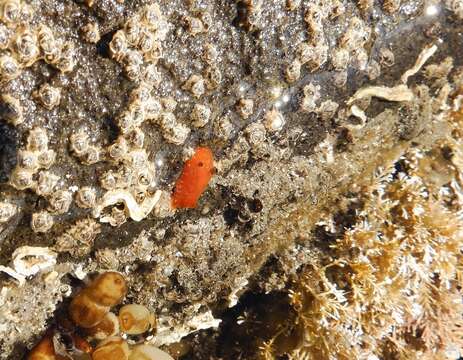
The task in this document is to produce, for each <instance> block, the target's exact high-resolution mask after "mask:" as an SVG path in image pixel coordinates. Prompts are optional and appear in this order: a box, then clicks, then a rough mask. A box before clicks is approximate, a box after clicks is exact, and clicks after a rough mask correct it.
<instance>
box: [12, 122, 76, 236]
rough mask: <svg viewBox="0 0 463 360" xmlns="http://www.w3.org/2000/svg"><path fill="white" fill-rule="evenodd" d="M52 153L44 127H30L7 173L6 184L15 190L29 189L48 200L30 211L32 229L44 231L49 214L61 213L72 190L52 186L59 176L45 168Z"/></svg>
mask: <svg viewBox="0 0 463 360" xmlns="http://www.w3.org/2000/svg"><path fill="white" fill-rule="evenodd" d="M55 157H56V153H55V151H54V150H52V149H49V148H48V136H47V133H46V132H45V130H44V129H42V128H34V129H32V130H31V131H30V133H29V136H28V138H27V144H26V149H21V150H19V152H18V162H17V165H16V167H15V169H14V170H13V172H12V173H11V177H10V185H11V186H13V187H14V188H16V189H18V190H25V189H32V190H34V191H35V192H36V193H37V195H40V196H44V197H46V198H47V200H48V202H49V206H48V208H47V210H42V211H40V212H37V213H34V214H33V215H32V221H31V226H32V229H33V230H34V231H36V232H46V231H48V230H49V229H50V228H51V227H52V226H53V222H54V220H53V216H52V214H64V213H66V212H67V211H68V210H69V207H70V205H71V203H72V194H71V193H70V192H69V191H66V190H58V191H55V190H56V186H57V184H58V181H59V177H58V176H56V175H54V174H53V173H51V172H49V171H44V170H42V169H46V170H48V169H49V168H50V167H51V165H52V164H53V163H54V161H55Z"/></svg>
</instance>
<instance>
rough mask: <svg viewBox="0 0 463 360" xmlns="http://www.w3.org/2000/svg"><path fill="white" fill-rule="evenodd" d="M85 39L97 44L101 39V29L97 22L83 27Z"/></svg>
mask: <svg viewBox="0 0 463 360" xmlns="http://www.w3.org/2000/svg"><path fill="white" fill-rule="evenodd" d="M82 33H83V36H84V39H85V41H87V42H89V43H92V44H96V43H97V42H98V41H99V40H100V30H99V27H98V24H97V23H88V24H86V25H85V26H83V27H82Z"/></svg>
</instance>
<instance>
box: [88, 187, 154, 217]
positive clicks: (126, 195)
mask: <svg viewBox="0 0 463 360" xmlns="http://www.w3.org/2000/svg"><path fill="white" fill-rule="evenodd" d="M160 197H161V190H157V191H156V192H155V193H154V195H152V196H147V197H146V198H145V200H144V201H143V202H142V203H141V204H138V203H137V201H136V199H135V198H134V196H133V195H132V194H131V193H130V192H129V191H127V190H122V189H116V190H110V191H108V192H106V193H105V194H104V195H103V197H102V198H101V200H100V201H99V203H98V204H97V205H96V206H95V207H94V209H93V216H94V217H95V218H99V217H100V216H101V214H102V211H103V210H104V209H105V208H106V207H108V206H112V205H116V204H120V203H123V204H124V205H125V211H126V212H127V214H128V216H129V217H130V218H131V219H132V220H134V221H141V220H143V219H145V218H146V217H147V216H148V214H149V213H150V212H151V211H152V210H153V208H154V206H155V205H156V203H157V202H158V201H159V199H160ZM100 221H102V222H109V219H105V218H101V219H100Z"/></svg>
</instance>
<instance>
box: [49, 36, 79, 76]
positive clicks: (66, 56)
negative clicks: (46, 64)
mask: <svg viewBox="0 0 463 360" xmlns="http://www.w3.org/2000/svg"><path fill="white" fill-rule="evenodd" d="M76 63H77V60H76V56H75V49H74V45H72V44H71V43H70V42H66V43H64V44H63V45H62V46H61V49H60V50H59V58H58V59H57V60H56V61H54V62H53V63H52V64H53V65H54V66H55V67H56V68H57V69H58V70H60V71H61V72H62V73H68V72H71V71H72V70H73V69H74V67H75V66H76Z"/></svg>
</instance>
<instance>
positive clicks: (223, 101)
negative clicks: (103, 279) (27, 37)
mask: <svg viewBox="0 0 463 360" xmlns="http://www.w3.org/2000/svg"><path fill="white" fill-rule="evenodd" d="M365 3H366V4H363V2H362V1H359V2H355V1H341V0H331V1H320V2H317V1H312V0H310V1H302V2H299V1H296V0H293V1H283V0H272V1H263V2H260V1H255V0H249V1H207V0H190V1H159V2H158V3H157V4H158V5H159V8H158V10H159V13H156V9H157V8H154V9H155V10H153V11H154V12H155V13H156V16H157V18H156V19H155V20H152V19H151V20H152V21H154V22H151V23H150V21H151V20H150V19H149V18H147V11H148V10H150V9H151V10H152V9H153V7H152V6H153V3H152V2H151V1H126V2H123V1H115V0H102V1H99V0H96V1H94V3H93V4H92V3H89V2H86V1H84V2H80V1H72V2H71V1H67V2H60V1H55V0H40V1H39V0H34V1H30V2H17V1H14V0H3V1H2V2H1V4H0V6H2V7H3V8H2V9H3V12H2V24H0V40H1V35H2V34H3V33H2V31H4V32H5V34H7V35H6V36H7V38H8V39H9V41H7V45H6V46H5V47H4V48H3V47H2V48H1V49H2V50H0V56H3V55H5V56H9V57H12V58H14V59H18V60H17V61H18V63H19V68H20V69H19V70H18V72H17V74H14V76H12V77H13V78H11V76H10V77H9V75H8V73H7V72H6V70H2V71H3V73H2V72H0V79H1V80H2V81H1V83H0V93H1V94H2V95H3V94H7V95H9V96H11V97H12V98H14V99H17V100H19V107H20V113H21V116H19V115H18V114H17V113H18V112H19V110H17V109H15V108H14V105H15V104H16V106H17V103H14V104H12V102H11V101H10V102H8V99H5V98H4V97H2V104H1V105H0V117H1V118H2V120H1V121H0V161H1V162H0V164H1V168H0V180H1V181H2V183H1V184H0V202H1V204H2V206H4V207H3V208H2V209H1V211H0V264H1V265H3V266H10V267H11V269H14V270H18V269H16V268H15V267H14V266H13V265H14V264H11V261H12V260H14V258H15V253H14V252H15V250H17V249H20V248H21V247H22V246H33V247H48V248H49V249H50V250H53V251H54V252H55V253H56V264H54V265H51V266H46V267H44V268H42V269H39V270H40V271H38V272H37V271H36V272H34V273H33V274H29V273H28V274H22V275H24V277H25V279H24V283H23V282H21V286H19V284H18V281H17V280H15V279H14V278H12V277H11V276H9V275H7V274H6V272H4V273H2V274H1V278H0V287H1V288H2V290H1V292H0V304H1V305H2V308H1V310H0V348H1V349H2V351H1V355H0V356H1V357H2V358H5V359H19V358H21V356H22V355H23V354H24V353H25V351H26V348H28V347H30V345H31V344H32V343H33V342H34V341H35V340H36V339H37V338H38V337H39V336H40V335H41V334H42V333H43V331H44V330H45V329H46V328H47V326H48V325H49V324H50V323H52V322H53V320H52V319H53V313H54V311H55V310H56V309H58V310H57V311H58V312H59V309H60V308H62V307H63V304H65V303H66V301H68V298H69V296H70V295H71V293H72V291H75V290H76V289H77V288H78V287H79V286H82V282H83V281H84V280H85V278H86V275H87V274H89V273H92V272H96V271H100V270H103V269H111V270H118V271H121V272H122V273H124V274H125V275H126V277H127V279H128V282H129V284H130V289H129V294H128V297H127V298H128V301H131V302H139V303H142V304H145V305H147V306H148V307H150V309H152V310H153V311H154V312H155V313H156V314H157V316H158V318H159V328H158V334H157V335H156V336H154V338H153V339H151V340H150V341H152V342H153V343H156V344H158V345H168V344H170V343H173V342H177V341H179V340H180V338H181V337H182V336H185V335H187V334H188V333H191V332H194V331H195V330H198V329H204V328H209V327H215V326H217V325H218V323H219V322H220V316H221V315H220V314H221V313H222V311H223V310H224V309H226V308H227V307H229V306H233V305H234V304H235V302H236V299H237V297H239V295H240V294H241V292H242V291H244V290H245V288H246V286H247V284H248V281H250V280H251V279H253V276H255V275H256V274H258V272H259V270H260V269H261V268H262V266H263V265H264V264H265V263H266V262H267V261H268V260H269V259H271V258H272V257H273V256H276V257H278V256H283V257H285V258H286V257H288V258H290V259H293V261H294V263H292V264H287V267H288V269H287V271H288V272H294V271H295V269H297V267H298V266H299V265H300V264H301V263H303V256H302V255H300V254H301V252H299V255H297V254H298V251H297V250H296V249H297V246H299V245H297V244H295V241H296V240H297V243H301V242H302V243H305V242H307V241H309V240H310V239H308V238H305V235H304V234H306V233H307V230H308V229H310V228H312V227H313V225H314V224H315V223H316V222H317V221H318V220H319V219H320V216H321V214H322V213H323V212H326V211H328V212H329V211H330V210H329V209H330V208H331V207H332V208H333V209H334V208H336V204H337V202H338V201H339V200H340V196H341V194H344V193H345V192H346V191H347V190H348V189H350V188H355V187H358V186H360V185H361V184H362V183H364V182H365V181H368V178H369V177H371V176H372V174H373V173H374V171H375V169H376V168H378V167H385V166H389V165H390V164H393V163H394V162H395V161H396V160H397V159H398V158H399V157H400V156H401V155H402V154H403V153H404V152H405V151H406V150H407V149H408V148H410V147H422V148H426V147H428V146H429V145H431V144H433V143H434V142H436V141H438V140H439V139H442V138H444V137H446V136H447V135H448V128H447V126H446V124H445V123H444V122H443V121H439V119H441V118H440V117H439V116H440V115H439V114H440V113H442V112H443V111H445V110H446V109H447V108H446V105H445V104H447V103H448V101H447V96H448V95H449V93H450V92H451V91H453V90H455V88H456V86H457V85H456V84H458V76H457V75H458V74H459V66H460V59H461V56H460V55H461V51H460V49H459V48H458V46H457V44H459V42H461V38H460V34H459V33H460V32H461V20H460V18H459V16H461V12H462V9H461V7H462V6H461V5H459V3H458V2H457V1H454V2H452V1H447V2H445V3H438V2H436V3H431V2H424V1H407V0H403V1H401V2H399V3H400V6H398V7H397V8H396V7H395V6H394V4H395V2H394V1H384V3H382V4H377V3H374V4H373V5H372V6H371V7H370V6H368V4H367V3H369V2H365ZM11 4H12V5H11ZM10 5H11V6H16V5H17V6H19V8H20V9H21V10H20V12H21V14H20V15H19V18H20V19H16V20H14V21H8V19H7V18H6V16H8V14H6V13H5V9H6V8H7V6H10ZM150 6H151V7H150ZM5 14H6V15H5ZM134 23H135V24H134ZM89 24H90V25H91V26H89ZM43 25H46V26H47V27H48V28H47V29H48V30H47V31H50V32H51V34H52V36H53V37H54V38H55V39H56V44H55V46H56V48H57V49H59V54H58V55H56V56H57V59H58V60H56V59H55V58H51V60H50V58H49V57H47V56H48V55H49V54H48V53H47V51H46V49H45V46H44V45H43V44H42V43H40V36H39V35H40V34H41V33H40V30H41V29H42V28H41V26H43ZM130 26H133V27H136V26H140V31H141V33H142V35H143V34H144V35H143V36H145V37H146V38H148V39H151V41H153V42H154V43H153V44H155V45H153V44H151V45H152V49H151V48H150V50H149V51H145V49H144V48H143V46H142V44H145V43H143V42H142V40H146V38H143V37H142V35H138V37H136V40H135V41H134V43H136V44H135V45H132V44H129V50H127V51H128V52H126V53H123V54H122V53H121V52H118V51H115V46H116V44H115V40H114V37H117V36H119V35H117V34H120V33H118V31H120V30H121V29H125V30H124V31H125V33H124V34H125V35H124V36H126V37H127V38H128V35H130V32H129V30H128V29H129V28H130ZM90 30H92V31H93V33H92V32H90ZM27 31H29V32H31V34H32V35H31V37H32V39H33V41H32V45H31V44H29V43H27V42H26V45H27V44H29V45H27V46H30V47H32V48H34V46H35V47H37V51H38V54H37V55H36V56H35V58H33V59H32V60H30V59H26V60H25V59H24V56H25V55H23V57H22V58H21V49H22V48H21V46H20V45H21V44H20V43H19V40H17V39H18V38H21V36H24V33H27ZM42 31H45V30H44V29H42ZM34 34H35V35H34ZM34 41H35V43H34ZM146 41H148V40H146ZM0 42H1V41H0ZM18 44H19V45H18ZM433 45H435V46H436V51H435V53H434V52H433V53H432V54H431V55H430V57H429V59H427V58H426V60H427V61H426V64H421V65H423V66H424V68H425V69H426V70H425V71H423V66H419V68H417V69H416V70H417V74H413V76H411V77H410V78H408V79H406V81H404V82H402V80H401V76H402V75H403V74H404V73H405V71H406V70H407V69H412V68H413V65H414V64H415V62H416V60H417V59H419V58H420V54H423V51H426V49H429V48H430V47H431V46H433ZM146 46H148V45H146ZM153 49H154V50H153ZM26 50H27V49H26ZM155 50H156V51H155ZM24 51H25V50H24ZM26 53H27V51H26ZM50 54H51V55H49V56H52V55H53V56H55V55H54V53H53V51H51V50H50ZM448 57H450V58H448ZM0 61H1V59H0ZM21 61H22V62H21ZM429 64H437V65H439V66H435V67H434V68H426V66H427V65H429ZM0 65H1V64H0ZM147 72H148V73H149V74H151V75H150V76H153V77H154V80H153V79H152V78H150V77H149V76H148V75H147ZM449 74H450V75H449ZM455 79H456V80H455ZM404 83H405V84H404ZM46 84H48V85H49V86H51V87H53V88H55V89H57V91H58V93H59V95H54V94H53V93H52V94H50V93H46V92H45V93H44V90H43V86H44V85H46ZM399 85H401V86H402V87H400V88H397V86H399ZM369 86H378V87H383V88H382V89H385V88H393V89H394V90H393V91H392V93H393V94H394V95H397V96H398V97H399V99H391V98H389V99H387V96H386V99H384V96H381V94H379V95H378V92H377V91H376V93H374V96H367V97H366V98H362V99H359V100H356V101H353V102H349V101H348V100H349V99H350V98H351V97H352V96H353V95H354V94H355V93H356V91H358V90H359V89H362V88H367V87H369ZM401 90H403V92H404V94H401ZM146 93H147V94H148V95H146V96H147V97H144V96H145V95H144V94H146ZM401 96H405V97H406V96H411V98H410V99H406V98H405V97H404V98H403V99H402V98H401ZM388 100H389V101H388ZM156 104H158V105H157V106H158V107H159V109H157V108H155V107H156ZM137 111H141V112H142V114H141V115H140V113H138V112H137ZM127 114H128V115H127ZM126 115H127V116H126ZM128 118H130V122H131V123H130V126H127V122H126V119H128ZM127 121H129V120H127ZM33 129H42V130H44V131H45V133H46V137H47V141H46V146H45V147H44V148H43V149H42V150H40V151H42V152H39V153H37V154H39V155H40V154H43V153H44V152H45V151H48V150H51V151H53V152H54V155H50V156H51V157H53V159H52V161H51V162H50V163H49V164H47V163H46V162H44V161H42V162H41V160H40V159H41V158H40V156H39V155H37V156H38V161H39V165H36V166H35V165H34V166H32V168H33V169H32V168H31V169H32V170H27V171H29V173H30V174H31V175H30V176H31V180H30V184H28V185H27V186H20V185H18V181H16V180H15V179H16V178H15V176H16V175H15V174H17V171H18V169H20V170H21V169H26V166H28V165H27V164H26V165H24V164H25V163H26V161H25V160H24V159H23V155H21V154H24V153H25V152H27V151H29V152H33V153H34V151H38V150H34V145H33V140H34V139H36V138H37V136H36V135H35V136H32V139H31V138H30V137H29V140H28V136H29V135H30V134H31V132H32V131H33ZM34 131H36V130H34ZM140 138H141V140H140ZM76 139H77V140H76ZM79 139H84V140H82V141H83V142H88V144H87V145H86V146H87V147H86V150H85V151H80V150H79V149H80V148H79V144H80V143H79V142H78V140H79ZM122 142H123V143H124V144H126V145H127V147H126V148H124V151H125V152H123V155H117V154H116V155H114V154H115V153H114V152H113V151H114V147H111V146H112V145H114V144H116V143H117V144H120V143H122ZM126 145H124V146H126ZM199 145H201V146H207V147H210V148H211V149H212V152H213V154H214V158H215V167H216V170H215V175H214V176H213V178H212V180H211V182H210V184H209V187H208V189H207V190H206V192H205V193H204V194H203V196H202V197H201V199H200V201H199V204H198V206H197V207H196V208H195V209H176V210H175V209H172V208H171V207H170V194H171V192H172V189H173V188H174V186H175V181H176V179H177V178H178V176H179V174H180V172H181V169H182V166H183V162H184V161H185V160H186V159H188V158H189V157H190V156H191V154H192V152H193V151H194V149H195V148H196V147H197V146H199ZM44 149H45V150H44ZM34 154H35V153H34ZM45 154H46V153H45ZM140 154H141V155H140ZM29 155H30V154H29ZM138 155H140V156H141V158H140V159H141V160H140V163H137V161H138V160H137V158H135V157H136V156H138ZM30 156H34V155H33V154H32V155H30ZM26 160H27V159H26ZM28 169H29V168H28ZM15 171H16V172H15ZM108 174H109V175H112V176H114V177H116V178H117V181H116V182H117V184H116V185H108V182H109V180H108V176H109V175H108ZM51 175H54V176H56V183H54V184H52V185H50V186H51V188H50V189H49V191H45V190H43V186H45V185H44V184H43V183H44V182H45V181H44V180H41V176H42V177H43V178H45V177H46V176H49V177H50V176H51ZM142 176H143V179H145V178H146V177H147V178H149V179H150V180H149V181H148V184H147V185H144V184H140V182H141V181H142V180H141V177H142ZM105 181H106V182H105ZM41 184H42V185H43V186H42V187H40V186H39V185H41ZM85 187H89V188H90V189H91V191H92V193H94V196H95V198H94V200H92V199H91V198H90V200H88V202H86V201H83V200H82V196H83V195H82V194H81V191H82V188H85ZM60 191H61V192H60ZM111 191H113V192H114V193H115V194H116V195H117V196H115V198H116V200H114V201H112V202H107V203H106V202H105V201H104V200H105V199H107V198H108V197H109V195H108V194H110V195H112V194H113V193H111ZM57 193H59V194H61V195H60V196H58V198H57V195H56V194H57ZM121 194H124V195H121ZM158 195H159V196H158ZM122 196H126V197H127V196H129V197H131V199H133V204H134V205H133V207H134V208H132V205H130V204H131V203H129V202H127V201H125V200H123V199H126V198H123V197H122ZM66 199H69V201H68V200H66ZM85 199H87V198H85ZM85 199H84V200H85ZM150 199H155V200H153V204H154V205H153V206H148V205H147V204H148V203H149V200H150ZM87 203H88V206H87V205H85V204H87ZM4 204H9V205H8V206H10V207H8V206H7V205H4ZM63 204H64V205H63ZM102 204H104V206H102ZM107 204H109V206H106V205H107ZM98 207H99V209H100V210H101V211H97V212H96V211H95V208H98ZM135 208H136V209H135ZM3 209H5V210H3ZM146 209H147V210H146ZM307 209H308V210H307ZM145 210H146V211H145ZM2 211H3V212H2ZM136 211H141V218H139V217H137V216H135V215H133V214H135V212H136ZM40 214H41V215H42V217H41V218H39V215H40ZM43 214H45V215H43ZM137 214H138V213H137ZM301 214H303V215H301ZM34 219H35V220H34ZM40 219H45V220H43V221H39V220H40ZM44 222H45V223H46V224H45V225H44V224H43V223H44ZM47 222H49V223H50V224H48V223H47ZM47 224H48V225H47ZM308 248H310V246H309V247H308ZM304 251H308V253H309V254H310V251H311V250H310V249H309V250H307V249H306V250H304ZM302 253H304V252H302ZM282 254H283V255H282ZM288 254H294V257H292V256H289V255H288ZM301 256H302V258H300V257H301ZM305 256H308V255H305ZM266 271H267V272H268V277H267V278H264V279H260V278H259V277H258V278H259V280H257V283H259V284H260V285H259V286H263V287H268V289H269V290H270V289H276V288H278V287H279V286H281V284H282V283H283V282H284V276H283V277H281V276H282V275H281V273H279V275H278V278H275V276H274V277H272V275H271V273H272V270H271V267H270V269H267V270H266ZM19 275H21V273H20V274H19Z"/></svg>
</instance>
